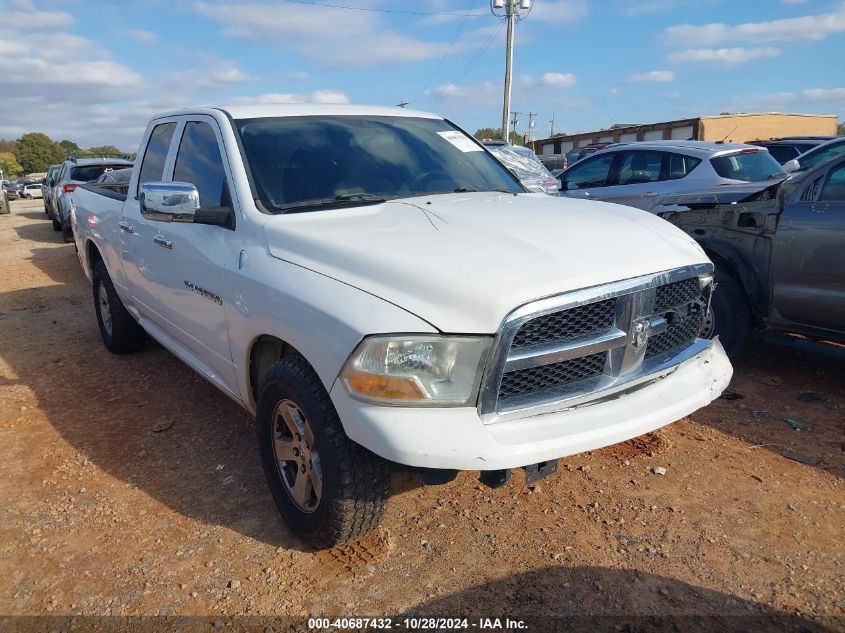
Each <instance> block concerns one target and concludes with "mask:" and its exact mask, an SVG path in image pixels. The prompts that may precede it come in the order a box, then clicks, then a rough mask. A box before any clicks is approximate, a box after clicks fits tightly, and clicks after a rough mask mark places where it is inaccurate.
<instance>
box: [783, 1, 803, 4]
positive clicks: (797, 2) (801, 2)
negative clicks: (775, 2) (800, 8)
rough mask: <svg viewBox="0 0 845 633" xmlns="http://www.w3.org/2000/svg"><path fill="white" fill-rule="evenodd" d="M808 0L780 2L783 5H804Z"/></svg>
mask: <svg viewBox="0 0 845 633" xmlns="http://www.w3.org/2000/svg"><path fill="white" fill-rule="evenodd" d="M809 1H810V0H782V2H783V3H784V4H805V3H807V2H809Z"/></svg>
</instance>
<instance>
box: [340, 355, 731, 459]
mask: <svg viewBox="0 0 845 633" xmlns="http://www.w3.org/2000/svg"><path fill="white" fill-rule="evenodd" d="M732 373H733V369H732V368H731V364H730V362H729V361H728V358H727V356H726V354H725V351H724V349H723V348H722V345H721V344H720V343H719V341H718V340H717V341H714V342H713V345H712V346H711V347H710V348H708V349H707V350H705V351H704V352H702V353H701V354H699V355H698V356H695V357H693V358H691V359H689V360H687V361H686V362H684V363H682V364H681V365H679V366H678V367H677V368H676V369H675V370H674V371H672V372H671V373H670V374H668V375H665V376H664V377H663V378H660V379H657V380H654V381H653V382H651V383H647V384H646V385H645V386H642V387H640V388H639V389H636V390H634V391H631V392H629V393H626V394H624V395H620V396H619V397H616V398H610V399H606V400H604V401H602V402H598V403H596V404H591V405H589V404H588V405H584V406H581V407H577V408H573V409H570V410H566V411H559V412H555V413H548V414H544V415H537V416H532V417H525V418H520V419H517V420H513V421H508V422H497V423H493V424H484V423H483V422H482V420H481V418H480V417H479V415H478V411H477V410H476V409H475V408H474V407H473V408H470V407H461V408H403V407H382V406H374V405H370V404H365V403H363V402H359V401H357V400H355V399H353V398H351V397H350V396H349V394H348V393H347V392H346V389H345V388H344V387H343V386H342V385H341V384H340V382H339V381H336V382H335V384H334V386H333V388H332V391H331V397H332V400H333V402H334V404H335V407H336V408H337V411H338V414H339V415H340V419H341V421H342V422H343V426H344V429H345V430H346V433H347V435H348V436H349V437H350V438H351V439H352V440H353V441H355V442H357V443H359V444H361V445H362V446H365V447H366V448H368V449H369V450H371V451H373V452H374V453H376V454H377V455H380V456H381V457H384V458H385V459H388V460H390V461H394V462H398V463H401V464H407V465H410V466H418V467H424V468H444V469H457V470H498V469H502V468H516V467H519V466H528V465H531V464H537V463H539V462H544V461H548V460H552V459H556V458H559V457H565V456H567V455H574V454H577V453H583V452H584V451H590V450H594V449H598V448H602V447H604V446H610V445H612V444H616V443H618V442H623V441H625V440H629V439H631V438H634V437H637V436H639V435H642V434H644V433H648V432H650V431H654V430H655V429H659V428H660V427H663V426H666V425H667V424H671V423H672V422H675V421H677V420H680V419H681V418H683V417H685V416H687V415H689V414H690V413H692V412H693V411H696V410H697V409H700V408H701V407H703V406H705V405H707V404H709V403H710V402H712V401H713V400H714V399H716V398H717V397H718V396H719V394H721V393H722V391H724V389H725V388H726V387H727V386H728V383H729V382H730V379H731V375H732Z"/></svg>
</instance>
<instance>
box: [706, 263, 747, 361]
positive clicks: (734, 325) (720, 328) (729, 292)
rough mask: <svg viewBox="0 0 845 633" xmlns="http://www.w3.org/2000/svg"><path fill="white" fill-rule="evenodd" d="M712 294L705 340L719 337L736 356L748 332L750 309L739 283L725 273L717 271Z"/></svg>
mask: <svg viewBox="0 0 845 633" xmlns="http://www.w3.org/2000/svg"><path fill="white" fill-rule="evenodd" d="M715 279H716V291H715V292H714V293H713V300H712V301H711V304H710V314H709V315H708V324H707V325H708V332H707V334H708V338H714V337H715V336H718V337H719V340H720V341H721V342H722V346H723V347H724V348H725V351H726V352H727V353H728V354H729V355H733V354H736V353H737V352H738V351H739V350H740V349H742V346H743V345H744V344H745V341H746V340H747V339H748V336H749V334H750V333H751V325H752V319H751V309H750V308H749V306H748V296H747V295H746V292H745V288H743V286H742V284H741V283H740V282H739V281H738V280H737V279H736V277H734V276H733V275H731V274H730V273H729V272H727V271H725V270H723V269H721V268H717V269H716V274H715Z"/></svg>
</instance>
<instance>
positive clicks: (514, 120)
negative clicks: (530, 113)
mask: <svg viewBox="0 0 845 633" xmlns="http://www.w3.org/2000/svg"><path fill="white" fill-rule="evenodd" d="M520 114H522V112H511V113H510V115H511V118H510V127H509V128H508V136H506V137H505V140H506V141H507V142H508V143H510V142H511V139H510V132H511V130H513V133H514V135H516V126H517V125H519V115H520Z"/></svg>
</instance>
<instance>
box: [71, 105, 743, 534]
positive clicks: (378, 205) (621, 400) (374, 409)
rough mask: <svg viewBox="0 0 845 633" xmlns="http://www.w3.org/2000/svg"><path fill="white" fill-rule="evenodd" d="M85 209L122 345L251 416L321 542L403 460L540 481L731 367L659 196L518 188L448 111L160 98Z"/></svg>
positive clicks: (100, 293) (280, 494)
mask: <svg viewBox="0 0 845 633" xmlns="http://www.w3.org/2000/svg"><path fill="white" fill-rule="evenodd" d="M71 222H72V228H73V233H74V237H75V240H76V245H77V248H78V253H79V259H80V261H81V263H82V266H83V268H84V270H85V273H86V274H87V276H88V277H89V278H90V280H91V282H92V284H93V295H94V304H95V308H96V313H97V319H98V322H99V326H100V332H101V334H102V337H103V341H104V342H105V344H106V346H107V347H108V348H109V349H110V350H111V351H113V352H115V353H119V354H122V353H128V352H134V351H138V350H140V349H141V348H142V347H143V346H144V340H145V336H146V335H150V336H152V337H153V338H155V339H156V340H157V341H159V342H160V343H161V344H162V345H164V346H165V347H166V348H167V349H169V350H170V351H171V352H173V353H174V354H175V355H176V356H178V357H179V358H180V359H182V360H183V361H184V362H185V363H187V364H188V365H189V366H191V367H192V368H193V369H195V370H196V371H197V372H199V373H200V374H201V375H202V376H203V377H205V378H206V379H208V380H209V381H210V382H212V383H213V384H214V385H216V386H217V387H218V388H219V389H220V390H221V391H223V392H224V393H225V394H226V395H228V396H229V397H230V398H232V399H234V400H235V401H236V402H238V403H239V404H240V405H241V406H243V407H244V408H245V409H247V410H248V411H250V412H251V413H253V414H254V415H255V417H256V429H257V434H258V442H259V446H260V453H261V457H262V460H263V466H264V470H265V473H266V475H267V480H268V482H269V486H270V490H271V491H272V494H273V497H274V499H275V502H276V504H277V505H278V509H279V512H280V513H281V515H282V517H283V518H284V519H285V521H286V522H287V523H288V524H289V526H290V527H291V528H292V529H293V530H294V531H295V532H296V533H298V534H299V535H301V536H302V537H303V538H304V539H306V540H307V541H309V542H310V543H312V544H314V545H315V546H317V547H330V546H334V545H337V544H340V543H342V542H345V541H348V540H350V539H354V538H358V537H360V536H362V535H363V534H365V533H367V532H368V531H370V530H371V529H373V528H374V527H375V526H376V525H377V523H378V521H379V520H380V518H381V515H382V512H383V508H384V503H385V501H386V498H387V496H388V492H389V490H388V488H389V468H388V465H389V462H398V463H401V464H407V465H410V466H415V467H420V468H423V469H425V473H426V479H427V482H428V483H438V482H444V481H448V480H450V479H451V478H452V477H454V474H455V473H456V472H457V471H458V470H474V471H481V479H482V481H484V482H485V483H487V484H490V485H501V484H503V483H505V482H507V481H508V478H509V476H510V473H511V469H513V468H518V467H523V468H524V469H525V472H526V478H527V480H528V482H529V483H531V482H533V481H535V480H537V479H538V478H540V477H541V476H543V475H545V474H547V473H549V472H551V471H552V470H553V469H554V465H555V461H556V459H557V458H560V457H562V456H565V455H571V454H574V453H578V452H582V451H587V450H591V449H596V448H599V447H602V446H606V445H609V444H613V443H616V442H620V441H623V440H626V439H629V438H632V437H635V436H638V435H640V434H642V433H645V432H648V431H652V430H654V429H657V428H659V427H661V426H664V425H666V424H669V423H671V422H673V421H675V420H678V419H680V418H682V417H684V416H686V415H688V414H689V413H691V412H693V411H695V410H696V409H698V408H699V407H702V406H704V405H706V404H708V403H709V402H711V401H712V400H713V399H714V398H716V397H717V396H718V395H719V394H720V393H721V392H722V391H723V390H724V388H725V387H726V386H727V384H728V381H729V380H730V377H731V371H732V370H731V365H730V363H729V361H728V359H727V357H726V356H725V353H724V351H723V349H722V346H721V345H720V343H719V341H718V340H712V341H711V340H705V339H702V338H699V337H698V334H699V331H700V327H701V326H702V322H703V321H704V320H705V316H706V314H707V312H708V305H709V299H710V293H711V292H712V289H713V275H712V273H713V266H712V264H711V263H710V261H709V260H708V259H707V257H706V255H705V254H704V252H703V251H702V249H701V248H700V247H699V246H698V245H697V244H696V243H695V241H694V240H693V239H692V238H690V237H689V236H687V235H686V234H684V233H683V232H682V231H680V230H678V229H676V228H675V227H673V226H672V225H670V224H669V223H667V222H665V221H663V220H661V219H660V218H657V217H655V216H653V215H651V214H649V213H646V212H643V211H639V210H636V209H632V208H629V207H624V206H620V205H614V204H604V203H596V202H582V201H578V200H569V199H565V198H552V197H549V196H546V195H543V194H532V193H526V192H525V190H524V189H523V188H522V187H521V185H520V184H519V182H518V181H517V180H516V179H515V177H514V176H513V175H512V174H511V173H510V172H508V171H507V170H506V169H505V168H504V167H503V166H502V165H501V164H500V163H499V162H498V161H497V160H496V159H495V158H494V157H493V156H492V155H491V154H490V153H489V152H487V151H486V150H485V149H484V148H483V146H482V145H481V144H479V143H478V142H476V141H475V140H474V139H473V138H472V137H470V136H468V135H467V134H466V133H464V132H463V131H462V130H461V129H459V128H458V127H456V126H455V125H453V124H452V123H450V122H449V121H447V120H444V119H443V118H441V117H438V116H434V115H431V114H426V113H423V112H413V111H408V110H402V109H398V108H374V107H352V106H329V105H312V104H308V105H273V106H236V107H231V108H196V109H186V110H179V111H176V112H169V113H165V114H162V115H161V116H157V117H155V118H154V119H153V120H152V122H151V123H150V124H149V127H148V128H147V131H146V133H145V135H144V137H143V142H142V144H141V153H140V155H139V157H138V160H137V161H136V163H135V167H134V172H133V173H132V176H131V180H130V182H129V185H128V192H127V188H126V186H125V185H124V186H122V190H121V186H118V185H110V186H100V185H94V184H87V185H82V186H80V187H79V188H78V189H77V190H76V192H75V194H74V196H73V204H72V210H71Z"/></svg>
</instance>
